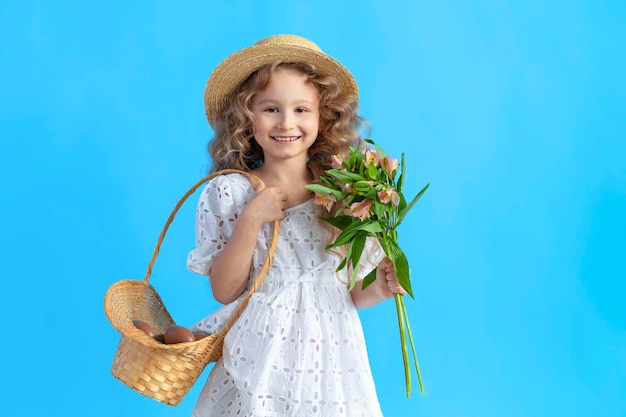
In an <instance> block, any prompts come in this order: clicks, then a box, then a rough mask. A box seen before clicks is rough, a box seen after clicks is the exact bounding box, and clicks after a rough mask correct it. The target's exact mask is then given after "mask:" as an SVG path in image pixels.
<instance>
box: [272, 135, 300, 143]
mask: <svg viewBox="0 0 626 417" xmlns="http://www.w3.org/2000/svg"><path fill="white" fill-rule="evenodd" d="M271 138H272V139H274V140H275V141H276V142H280V143H289V142H295V141H296V140H298V139H300V136H272V137H271Z"/></svg>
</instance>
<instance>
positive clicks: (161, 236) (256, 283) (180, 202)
mask: <svg viewBox="0 0 626 417" xmlns="http://www.w3.org/2000/svg"><path fill="white" fill-rule="evenodd" d="M231 173H237V174H243V175H245V176H246V177H248V178H249V179H250V178H253V179H255V180H257V181H261V179H260V178H259V177H257V176H256V175H254V174H252V173H250V172H246V171H240V170H238V169H224V170H221V171H217V172H214V173H212V174H210V175H207V176H206V177H204V178H202V179H200V180H199V181H198V182H197V183H195V184H194V185H193V186H192V187H191V188H190V189H189V190H188V191H187V192H186V193H185V195H183V196H182V197H181V198H180V200H178V203H176V205H175V206H174V209H173V210H172V212H171V213H170V215H169V217H168V218H167V220H166V222H165V225H164V226H163V229H162V230H161V234H159V238H158V240H157V243H156V246H155V248H154V251H153V252H152V257H151V258H150V262H149V263H148V269H147V270H146V275H145V276H144V278H143V281H144V282H145V283H146V284H147V283H148V281H149V280H150V276H151V275H152V268H153V267H154V262H155V261H156V258H157V256H158V255H159V252H160V250H161V244H162V243H163V239H164V238H165V234H166V233H167V230H168V229H169V227H170V225H171V224H172V221H174V217H175V216H176V213H178V210H179V209H180V207H181V206H182V205H183V203H184V202H185V201H186V200H187V199H188V198H189V196H190V195H192V194H193V193H194V192H195V191H196V190H197V189H198V188H199V187H200V186H201V185H202V184H204V183H206V182H207V181H210V180H211V179H213V178H215V177H217V176H219V175H224V174H231ZM277 242H278V220H275V221H274V235H273V238H272V244H271V245H270V250H269V253H268V255H267V259H266V260H265V264H263V268H262V269H261V272H260V273H259V276H258V277H257V278H256V280H255V281H254V283H253V284H252V287H251V288H250V291H249V292H248V295H247V296H246V298H245V300H244V301H243V302H242V304H243V307H242V306H240V308H239V309H237V311H236V312H235V315H234V316H233V318H235V320H236V318H237V317H238V316H239V314H241V311H242V310H243V308H244V307H245V304H247V303H248V300H249V299H250V297H251V296H252V293H254V292H255V291H256V289H257V288H258V286H259V284H260V283H261V280H262V279H263V275H265V273H266V272H267V270H268V268H269V265H270V263H271V258H272V255H273V254H274V251H275V250H276V244H277ZM231 320H232V318H231ZM235 320H232V322H233V323H234V321H235ZM231 325H232V323H231V321H229V322H228V323H227V324H226V326H227V327H228V328H230V326H231Z"/></svg>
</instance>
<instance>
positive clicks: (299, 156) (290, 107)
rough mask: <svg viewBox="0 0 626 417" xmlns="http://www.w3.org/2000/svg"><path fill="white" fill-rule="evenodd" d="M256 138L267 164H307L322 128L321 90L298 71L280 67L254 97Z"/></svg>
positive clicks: (253, 110) (253, 112) (253, 108)
mask: <svg viewBox="0 0 626 417" xmlns="http://www.w3.org/2000/svg"><path fill="white" fill-rule="evenodd" d="M252 114H253V115H254V120H255V123H254V139H255V140H256V142H257V143H258V144H259V146H260V147H261V148H262V149H263V158H264V164H272V163H274V162H278V161H285V160H294V161H297V162H299V161H301V162H302V163H303V164H306V158H307V151H308V149H309V148H310V147H311V145H313V143H314V142H315V139H316V138H317V135H318V131H319V118H320V113H319V93H318V91H317V89H316V88H315V87H314V86H313V85H312V84H311V83H310V82H309V81H308V79H307V76H306V75H305V74H303V73H301V72H300V71H298V70H295V69H291V68H281V67H278V68H277V69H276V70H275V71H274V72H273V73H272V75H271V78H270V82H269V85H268V86H267V88H265V89H264V90H262V91H260V92H259V93H257V94H256V95H255V96H254V98H253V100H252Z"/></svg>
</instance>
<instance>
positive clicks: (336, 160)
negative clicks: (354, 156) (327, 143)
mask: <svg viewBox="0 0 626 417" xmlns="http://www.w3.org/2000/svg"><path fill="white" fill-rule="evenodd" d="M330 160H331V164H332V166H333V168H339V169H341V168H343V159H342V158H341V156H339V155H333V156H331V157H330Z"/></svg>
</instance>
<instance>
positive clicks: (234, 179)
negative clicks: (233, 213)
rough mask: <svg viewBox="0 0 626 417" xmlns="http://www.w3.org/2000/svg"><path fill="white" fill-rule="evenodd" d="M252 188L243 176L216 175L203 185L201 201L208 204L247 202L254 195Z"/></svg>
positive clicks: (234, 174) (231, 174)
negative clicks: (206, 201)
mask: <svg viewBox="0 0 626 417" xmlns="http://www.w3.org/2000/svg"><path fill="white" fill-rule="evenodd" d="M254 192H255V191H254V188H253V187H252V185H250V182H249V181H248V177H246V176H245V175H243V174H238V173H229V174H224V175H218V176H217V177H215V178H213V179H211V180H210V182H209V183H208V184H207V185H205V187H204V189H203V191H202V195H201V197H200V199H201V200H203V199H206V200H208V201H209V202H218V201H235V202H237V203H239V202H247V201H249V200H250V199H251V198H252V196H253V195H254Z"/></svg>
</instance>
